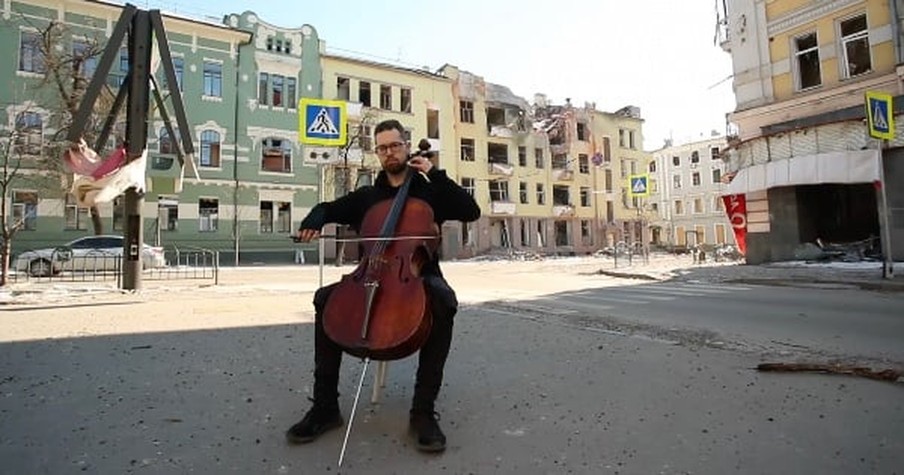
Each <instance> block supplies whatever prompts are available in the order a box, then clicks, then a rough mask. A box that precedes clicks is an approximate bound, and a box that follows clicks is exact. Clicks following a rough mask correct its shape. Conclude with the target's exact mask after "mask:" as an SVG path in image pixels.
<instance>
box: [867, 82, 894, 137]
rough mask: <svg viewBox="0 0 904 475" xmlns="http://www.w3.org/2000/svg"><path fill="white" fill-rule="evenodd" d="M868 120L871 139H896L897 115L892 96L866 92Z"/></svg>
mask: <svg viewBox="0 0 904 475" xmlns="http://www.w3.org/2000/svg"><path fill="white" fill-rule="evenodd" d="M866 119H867V123H868V125H869V135H870V136H871V137H874V138H877V139H885V140H893V139H894V138H895V114H894V109H893V107H892V97H891V94H885V93H882V92H875V91H866Z"/></svg>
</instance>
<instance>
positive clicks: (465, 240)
mask: <svg viewBox="0 0 904 475" xmlns="http://www.w3.org/2000/svg"><path fill="white" fill-rule="evenodd" d="M461 243H462V244H463V245H465V246H470V245H473V244H474V223H461Z"/></svg>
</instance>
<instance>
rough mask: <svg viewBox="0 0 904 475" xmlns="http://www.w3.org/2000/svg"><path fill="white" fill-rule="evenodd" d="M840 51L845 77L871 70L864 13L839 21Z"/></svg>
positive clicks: (867, 31)
mask: <svg viewBox="0 0 904 475" xmlns="http://www.w3.org/2000/svg"><path fill="white" fill-rule="evenodd" d="M841 52H842V55H843V56H842V61H843V63H842V64H843V65H844V76H845V77H848V78H852V77H854V76H859V75H861V74H865V73H868V72H870V71H871V70H872V61H871V60H870V56H869V29H868V28H867V25H866V15H858V16H855V17H854V18H848V19H847V20H844V21H842V22H841Z"/></svg>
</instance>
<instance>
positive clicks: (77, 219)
mask: <svg viewBox="0 0 904 475" xmlns="http://www.w3.org/2000/svg"><path fill="white" fill-rule="evenodd" d="M64 214H65V216H64V219H65V221H66V222H65V228H64V229H66V230H67V231H73V230H85V229H88V220H89V218H88V208H83V207H81V206H79V205H78V204H77V203H76V202H75V198H73V197H72V195H70V194H67V195H66V211H65V213H64Z"/></svg>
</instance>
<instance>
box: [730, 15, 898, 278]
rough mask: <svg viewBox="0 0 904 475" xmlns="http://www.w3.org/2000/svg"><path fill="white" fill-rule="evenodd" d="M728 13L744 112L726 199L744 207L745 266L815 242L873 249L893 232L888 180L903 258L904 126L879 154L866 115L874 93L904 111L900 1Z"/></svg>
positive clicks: (737, 122)
mask: <svg viewBox="0 0 904 475" xmlns="http://www.w3.org/2000/svg"><path fill="white" fill-rule="evenodd" d="M723 5H724V6H725V9H724V11H722V12H720V18H719V25H720V41H721V44H722V47H723V49H725V51H727V52H729V53H730V54H731V58H732V64H733V69H734V90H735V96H736V103H737V104H736V109H735V111H734V112H733V113H731V114H730V116H729V120H730V122H731V124H730V127H731V129H732V130H731V135H732V136H731V137H729V144H728V145H729V149H730V150H729V152H728V153H729V159H728V161H729V170H728V172H729V175H730V176H731V177H732V181H731V183H730V185H729V187H728V188H727V190H726V191H727V192H728V193H730V194H734V195H738V196H743V197H744V199H745V201H746V209H747V215H746V231H747V261H748V262H750V263H760V262H768V261H777V260H788V259H794V258H795V255H796V251H797V249H798V248H799V247H800V246H801V245H802V244H805V243H814V242H817V240H821V241H829V242H851V241H859V240H874V239H875V238H877V237H878V236H879V235H880V231H881V229H882V228H883V227H884V226H885V220H884V219H883V217H884V216H885V214H886V213H885V212H884V208H883V207H882V206H881V205H880V204H879V203H881V199H880V198H881V194H880V193H881V190H882V189H883V186H878V185H877V184H878V183H879V180H880V178H881V177H882V175H884V179H885V183H884V189H885V190H886V191H887V193H888V200H889V205H890V206H889V207H890V208H891V212H890V213H889V214H890V215H891V226H890V234H891V243H892V245H893V250H892V255H893V256H894V257H895V258H897V259H901V258H902V257H904V245H902V244H901V243H902V242H904V241H902V238H904V194H902V193H901V192H899V191H898V190H899V189H900V186H898V185H900V183H902V181H904V162H902V160H904V157H902V149H901V146H902V145H904V139H902V137H901V125H900V124H901V122H900V120H898V121H896V124H897V125H896V128H897V130H896V131H895V132H896V133H895V137H894V139H892V140H890V141H888V142H887V143H884V144H883V143H882V142H880V141H878V140H876V139H873V138H871V137H870V134H869V131H868V129H867V124H866V121H865V106H864V104H865V101H864V96H865V93H866V92H868V91H874V92H881V93H886V94H889V95H891V96H893V97H894V104H895V108H894V109H895V110H899V109H900V107H901V105H904V102H902V97H901V92H902V91H901V75H902V74H904V72H902V71H904V70H902V68H901V64H902V62H904V61H902V48H901V46H902V37H901V29H900V25H901V20H902V17H901V14H902V10H901V5H900V2H898V1H895V0H832V1H814V0H774V1H763V0H729V1H727V2H723ZM885 119H886V120H890V119H891V118H890V117H889V118H885ZM880 147H882V148H884V150H883V151H882V153H881V154H880V152H879V150H878V149H879V148H880Z"/></svg>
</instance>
